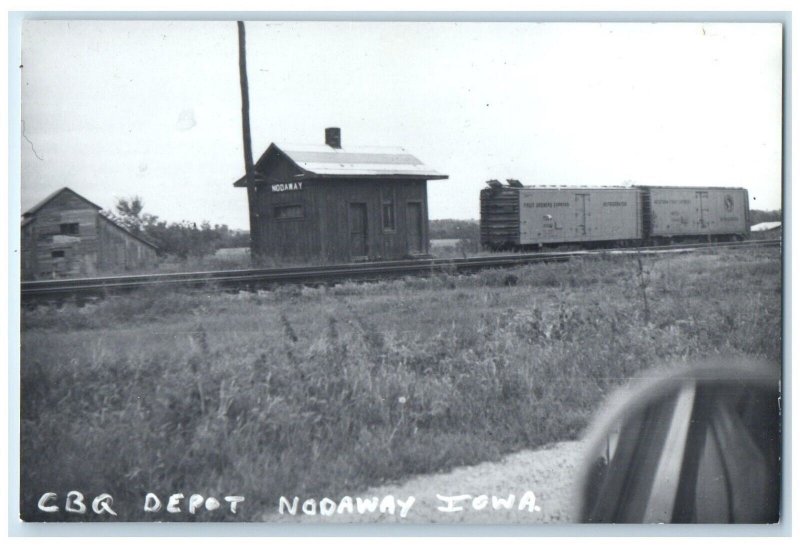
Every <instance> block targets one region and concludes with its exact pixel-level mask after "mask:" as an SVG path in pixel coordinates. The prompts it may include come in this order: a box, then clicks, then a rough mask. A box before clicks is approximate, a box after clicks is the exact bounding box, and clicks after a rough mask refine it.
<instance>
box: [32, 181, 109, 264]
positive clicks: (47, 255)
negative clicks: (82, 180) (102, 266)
mask: <svg viewBox="0 0 800 548" xmlns="http://www.w3.org/2000/svg"><path fill="white" fill-rule="evenodd" d="M97 215H98V213H97V210H96V209H95V208H94V207H93V206H91V205H89V204H88V202H86V201H85V200H83V199H81V198H80V197H79V196H78V195H77V194H74V193H72V192H62V193H60V194H58V195H56V196H55V197H54V198H53V199H52V200H51V201H49V202H48V203H47V204H45V205H44V206H43V207H42V208H41V209H40V210H39V211H38V212H37V213H36V215H35V217H34V218H33V220H31V221H30V222H29V223H28V224H27V225H26V226H25V228H26V230H25V231H23V242H22V247H23V250H24V251H23V257H24V258H25V259H27V260H26V261H24V263H23V277H24V278H26V279H36V278H61V277H73V276H92V275H95V274H97V223H96V217H97ZM67 223H77V224H78V234H69V235H67V234H61V225H62V224H67ZM62 253H63V257H56V256H54V255H60V254H62Z"/></svg>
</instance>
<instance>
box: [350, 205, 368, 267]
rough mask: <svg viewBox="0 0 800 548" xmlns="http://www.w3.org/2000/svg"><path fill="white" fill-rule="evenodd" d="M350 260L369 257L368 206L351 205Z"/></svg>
mask: <svg viewBox="0 0 800 548" xmlns="http://www.w3.org/2000/svg"><path fill="white" fill-rule="evenodd" d="M349 219H350V258H351V259H356V258H362V257H366V256H367V204H365V203H363V202H353V203H351V204H350V216H349Z"/></svg>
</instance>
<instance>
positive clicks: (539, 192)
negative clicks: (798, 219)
mask: <svg viewBox="0 0 800 548" xmlns="http://www.w3.org/2000/svg"><path fill="white" fill-rule="evenodd" d="M480 198H481V244H482V246H483V247H484V248H486V249H526V248H527V249H531V248H539V247H551V246H558V245H563V244H577V245H581V246H586V247H594V246H609V247H612V246H618V245H643V244H648V243H658V242H664V241H672V240H678V241H686V240H697V241H699V240H706V239H710V238H713V239H734V238H737V239H740V238H744V237H746V236H747V234H748V232H749V229H748V227H749V210H748V195H747V190H745V189H741V188H719V187H704V188H696V187H645V186H632V187H552V186H529V187H525V186H522V185H519V184H513V185H512V184H509V185H508V186H506V185H503V184H501V183H499V182H497V181H493V182H491V183H490V185H489V187H488V188H485V189H483V190H482V191H481V196H480Z"/></svg>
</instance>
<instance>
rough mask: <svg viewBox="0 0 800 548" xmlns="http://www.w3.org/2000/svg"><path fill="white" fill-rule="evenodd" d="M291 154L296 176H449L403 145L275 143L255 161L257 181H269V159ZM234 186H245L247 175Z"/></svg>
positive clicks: (399, 177) (303, 177)
mask: <svg viewBox="0 0 800 548" xmlns="http://www.w3.org/2000/svg"><path fill="white" fill-rule="evenodd" d="M281 155H282V156H284V157H285V158H288V160H289V161H290V162H292V163H293V164H294V165H295V166H297V168H298V169H299V170H300V174H299V175H298V176H296V177H295V178H296V179H299V180H302V179H305V178H308V179H313V178H317V177H324V178H337V177H339V178H346V179H353V178H362V179H363V178H370V179H381V178H397V179H419V180H433V179H447V177H448V176H447V175H444V174H442V173H439V172H438V171H436V170H434V169H432V168H430V167H428V166H426V165H425V164H423V163H422V161H420V160H419V159H418V158H417V157H416V156H414V155H412V154H411V153H409V152H408V151H407V150H406V149H404V148H400V147H349V148H334V147H331V146H328V145H291V144H286V145H278V144H277V143H272V144H271V145H270V146H269V148H267V150H266V151H265V152H264V154H263V155H262V156H261V158H260V159H259V160H258V162H256V165H255V172H256V173H255V179H256V182H257V183H264V182H268V174H267V173H265V172H264V169H263V168H264V167H265V166H266V164H267V162H269V161H270V160H271V159H272V158H274V157H276V156H281ZM233 186H237V187H246V186H247V181H246V177H241V178H240V179H239V180H237V181H236V182H235V183H233Z"/></svg>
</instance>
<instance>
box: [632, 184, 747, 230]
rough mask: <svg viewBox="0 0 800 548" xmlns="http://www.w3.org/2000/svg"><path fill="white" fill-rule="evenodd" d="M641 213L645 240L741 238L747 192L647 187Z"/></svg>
mask: <svg viewBox="0 0 800 548" xmlns="http://www.w3.org/2000/svg"><path fill="white" fill-rule="evenodd" d="M644 190H645V192H644V195H643V197H644V199H645V200H646V201H645V203H644V208H643V209H644V211H645V213H647V212H649V219H648V223H647V224H648V227H649V232H648V234H647V235H648V236H649V237H650V238H654V239H679V240H680V239H686V238H687V237H690V238H691V237H697V236H729V237H734V238H744V237H746V236H747V234H748V233H749V229H750V222H749V221H750V219H749V207H748V194H747V190H746V189H743V188H720V187H705V188H697V187H647V188H646V189H644Z"/></svg>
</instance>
